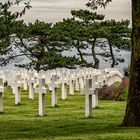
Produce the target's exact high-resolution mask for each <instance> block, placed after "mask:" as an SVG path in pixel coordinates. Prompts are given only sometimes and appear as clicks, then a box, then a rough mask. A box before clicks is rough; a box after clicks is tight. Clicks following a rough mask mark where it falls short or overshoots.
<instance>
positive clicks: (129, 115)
mask: <svg viewBox="0 0 140 140" xmlns="http://www.w3.org/2000/svg"><path fill="white" fill-rule="evenodd" d="M132 26H133V30H132V55H131V68H130V69H131V70H130V85H129V94H128V100H127V107H126V112H125V117H124V120H123V123H122V126H140V1H139V0H132Z"/></svg>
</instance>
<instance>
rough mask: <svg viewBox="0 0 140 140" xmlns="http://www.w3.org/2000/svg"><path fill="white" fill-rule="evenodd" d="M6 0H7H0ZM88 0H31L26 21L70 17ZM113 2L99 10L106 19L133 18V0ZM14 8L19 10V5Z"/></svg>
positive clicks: (83, 6) (53, 20)
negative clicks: (72, 11) (72, 12)
mask: <svg viewBox="0 0 140 140" xmlns="http://www.w3.org/2000/svg"><path fill="white" fill-rule="evenodd" d="M0 1H6V0H0ZM87 1H88V0H31V5H32V9H30V10H28V11H27V12H26V15H25V16H24V17H23V18H24V19H25V21H26V22H32V21H35V20H36V19H39V20H42V21H46V22H57V21H61V20H62V19H63V18H67V17H70V16H71V14H70V11H71V9H80V8H82V9H86V6H85V3H86V2H87ZM112 1H113V2H112V3H110V4H109V5H108V7H107V8H106V9H105V10H104V9H100V10H98V12H99V13H102V14H105V15H106V19H116V20H121V19H131V3H130V1H131V0H112ZM14 10H19V8H18V7H16V8H14Z"/></svg>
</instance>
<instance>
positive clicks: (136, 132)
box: [0, 88, 140, 140]
mask: <svg viewBox="0 0 140 140" xmlns="http://www.w3.org/2000/svg"><path fill="white" fill-rule="evenodd" d="M50 97H51V95H50V94H49V95H46V113H47V114H46V116H45V117H39V116H38V94H36V95H35V100H33V101H32V100H28V92H23V91H22V93H21V101H22V104H21V105H14V95H13V94H12V92H11V90H10V89H9V88H7V89H6V93H5V96H4V113H1V114H0V140H1V139H13V140H16V139H22V140H26V139H37V140H42V139H43V140H138V139H140V128H121V127H119V125H120V124H121V121H122V119H123V115H124V110H125V102H115V101H100V102H99V103H100V108H98V109H93V118H85V117H84V114H85V112H84V106H85V99H84V95H81V94H80V93H76V95H75V96H68V100H66V101H62V100H61V99H60V93H59V99H58V107H56V108H52V107H51V98H50Z"/></svg>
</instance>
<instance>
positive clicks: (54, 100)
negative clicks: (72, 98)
mask: <svg viewBox="0 0 140 140" xmlns="http://www.w3.org/2000/svg"><path fill="white" fill-rule="evenodd" d="M57 80H58V77H57V75H52V83H51V88H52V107H56V106H57V89H58V88H59V87H60V85H61V83H59V82H58V81H57Z"/></svg>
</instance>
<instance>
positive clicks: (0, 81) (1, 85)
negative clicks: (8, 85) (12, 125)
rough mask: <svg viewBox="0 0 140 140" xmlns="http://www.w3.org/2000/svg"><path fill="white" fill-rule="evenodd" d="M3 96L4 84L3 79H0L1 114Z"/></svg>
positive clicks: (0, 110) (1, 110)
mask: <svg viewBox="0 0 140 140" xmlns="http://www.w3.org/2000/svg"><path fill="white" fill-rule="evenodd" d="M3 94H4V83H3V79H2V78H0V112H3Z"/></svg>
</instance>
